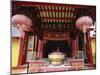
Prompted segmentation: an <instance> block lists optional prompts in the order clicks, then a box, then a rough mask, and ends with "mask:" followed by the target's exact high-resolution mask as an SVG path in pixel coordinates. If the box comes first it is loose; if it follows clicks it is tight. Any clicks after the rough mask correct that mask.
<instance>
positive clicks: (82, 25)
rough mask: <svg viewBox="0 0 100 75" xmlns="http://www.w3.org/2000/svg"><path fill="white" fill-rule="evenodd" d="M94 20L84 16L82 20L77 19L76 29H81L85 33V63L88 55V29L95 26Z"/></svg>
mask: <svg viewBox="0 0 100 75" xmlns="http://www.w3.org/2000/svg"><path fill="white" fill-rule="evenodd" d="M92 23H93V20H92V18H91V17H89V16H82V17H80V18H78V19H77V21H76V27H77V28H79V29H80V30H82V31H83V34H84V45H83V48H84V59H85V62H87V55H86V29H88V28H89V27H90V26H92V25H93V24H92Z"/></svg>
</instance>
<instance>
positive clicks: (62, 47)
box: [43, 41, 72, 58]
mask: <svg viewBox="0 0 100 75" xmlns="http://www.w3.org/2000/svg"><path fill="white" fill-rule="evenodd" d="M58 47H59V51H60V52H62V53H64V54H65V55H66V57H71V55H72V50H71V48H70V47H69V45H68V43H67V41H47V42H46V43H45V44H44V52H43V57H44V58H48V54H49V53H51V52H54V51H57V48H58Z"/></svg>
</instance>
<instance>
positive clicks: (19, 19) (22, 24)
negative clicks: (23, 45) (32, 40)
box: [12, 14, 33, 32]
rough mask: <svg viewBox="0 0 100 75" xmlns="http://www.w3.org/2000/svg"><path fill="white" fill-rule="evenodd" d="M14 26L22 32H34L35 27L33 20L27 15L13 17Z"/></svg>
mask: <svg viewBox="0 0 100 75" xmlns="http://www.w3.org/2000/svg"><path fill="white" fill-rule="evenodd" d="M12 24H13V25H14V26H16V27H17V28H18V29H19V30H20V31H28V32H30V31H31V32H32V31H33V29H32V27H33V25H32V20H31V19H30V18H28V17H27V16H25V15H22V14H16V15H14V16H13V17H12Z"/></svg>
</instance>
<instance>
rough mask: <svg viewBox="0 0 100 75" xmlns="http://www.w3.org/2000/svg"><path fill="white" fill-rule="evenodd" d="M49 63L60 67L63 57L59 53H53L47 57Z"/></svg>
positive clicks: (62, 54)
mask: <svg viewBox="0 0 100 75" xmlns="http://www.w3.org/2000/svg"><path fill="white" fill-rule="evenodd" d="M48 58H49V62H50V64H52V65H55V66H56V65H61V64H63V63H64V59H65V55H64V53H61V52H53V53H50V54H49V55H48Z"/></svg>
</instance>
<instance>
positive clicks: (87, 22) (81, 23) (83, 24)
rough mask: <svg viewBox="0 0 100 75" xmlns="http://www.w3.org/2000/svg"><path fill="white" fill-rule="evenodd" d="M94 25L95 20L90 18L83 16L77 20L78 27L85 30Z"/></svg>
mask: <svg viewBox="0 0 100 75" xmlns="http://www.w3.org/2000/svg"><path fill="white" fill-rule="evenodd" d="M92 23H93V20H92V18H91V17H89V16H82V17H80V18H78V19H77V21H76V27H77V28H79V29H81V30H83V29H87V28H89V27H90V26H91V25H92Z"/></svg>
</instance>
